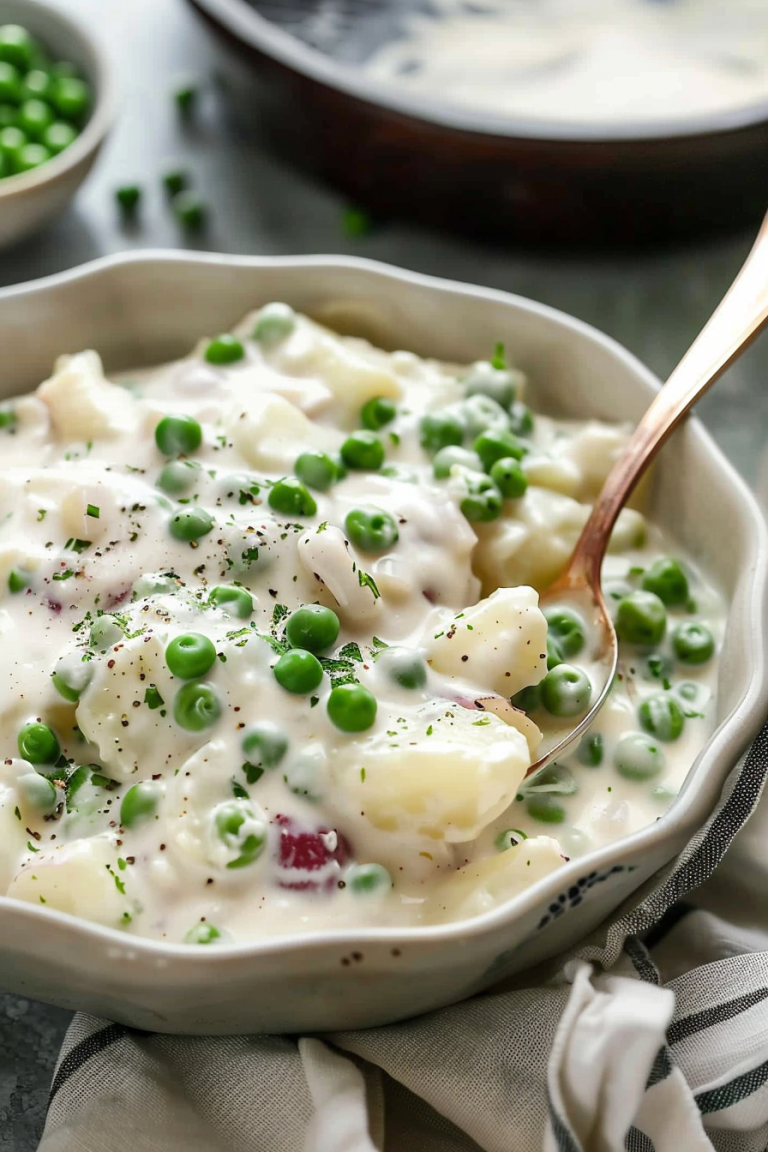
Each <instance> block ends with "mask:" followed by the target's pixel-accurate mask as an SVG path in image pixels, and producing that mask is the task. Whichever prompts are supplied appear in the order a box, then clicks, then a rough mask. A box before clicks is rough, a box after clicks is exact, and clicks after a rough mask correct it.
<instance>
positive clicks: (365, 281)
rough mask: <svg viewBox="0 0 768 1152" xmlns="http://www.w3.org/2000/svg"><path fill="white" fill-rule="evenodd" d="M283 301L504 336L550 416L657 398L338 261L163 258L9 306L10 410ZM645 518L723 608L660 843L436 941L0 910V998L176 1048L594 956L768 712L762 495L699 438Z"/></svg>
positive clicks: (9, 294) (530, 312)
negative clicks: (54, 374)
mask: <svg viewBox="0 0 768 1152" xmlns="http://www.w3.org/2000/svg"><path fill="white" fill-rule="evenodd" d="M275 299H277V300H287V301H289V302H290V303H291V304H293V305H294V307H296V308H297V309H300V310H301V311H304V312H307V313H309V314H310V315H312V316H314V317H315V318H316V319H318V320H320V321H322V322H325V323H327V324H329V325H331V326H333V327H335V328H337V329H338V330H340V331H342V332H347V333H352V332H354V333H357V334H361V335H367V336H368V337H370V338H371V339H372V340H374V341H376V342H377V343H380V344H381V345H382V346H384V347H388V348H394V347H398V348H408V349H412V350H413V351H414V352H417V353H419V354H421V355H431V356H436V357H439V358H441V359H444V360H450V361H455V362H468V361H472V360H475V359H478V358H480V357H482V356H483V355H485V354H486V353H487V349H488V348H489V347H492V346H493V343H494V341H496V340H498V339H499V338H503V339H504V340H505V341H506V342H507V347H509V348H512V349H513V350H514V358H515V363H516V364H519V365H520V366H521V367H522V368H523V369H524V370H525V371H526V372H527V373H528V375H529V377H530V380H531V400H532V403H533V405H534V407H536V408H539V409H541V410H543V411H545V412H551V413H560V414H563V415H566V416H581V417H596V418H598V419H603V420H626V419H629V420H636V419H638V418H639V417H640V416H641V415H642V413H643V412H644V410H645V408H646V407H647V406H648V404H649V402H650V400H651V399H652V398H653V395H654V393H655V390H656V389H657V388H658V381H657V380H656V379H655V377H654V376H652V375H651V373H650V372H649V371H648V370H647V369H646V368H644V367H643V365H642V364H641V363H640V362H639V361H638V360H636V359H635V358H634V357H633V356H631V355H630V354H629V353H628V352H626V351H625V350H624V349H623V348H621V347H620V346H619V345H618V344H616V343H614V342H613V341H612V340H609V339H608V338H607V337H606V336H603V335H602V334H601V333H600V332H597V331H596V330H595V329H594V328H590V327H589V326H588V325H586V324H583V323H581V322H580V321H578V320H574V319H572V318H571V317H569V316H566V315H564V314H563V313H562V312H556V311H555V310H554V309H552V308H546V307H544V306H543V305H541V304H536V303H533V302H532V301H530V300H523V299H521V298H520V297H518V296H509V295H506V294H505V293H502V292H495V291H490V290H486V289H483V288H473V287H467V286H465V285H461V284H455V283H451V282H448V281H445V280H437V279H434V278H431V277H427V276H420V275H416V274H414V273H411V272H403V271H400V270H398V269H396V268H389V267H387V266H386V265H383V264H375V263H373V262H371V261H365V260H354V259H347V258H341V257H332V256H331V257H329V256H316V257H283V258H266V259H260V258H257V257H242V258H240V257H232V256H216V255H202V254H197V253H174V252H148V253H136V254H123V255H119V256H112V257H108V258H106V259H103V260H98V261H96V262H95V263H93V264H87V265H85V266H84V267H83V268H79V269H74V270H72V271H70V272H65V273H62V274H60V275H58V276H53V277H51V278H50V279H47V280H40V281H37V282H33V283H30V284H25V285H21V286H20V287H17V288H9V289H5V290H4V291H0V331H4V332H12V333H14V339H13V341H10V342H9V341H6V349H5V350H6V355H4V356H2V357H0V397H6V396H10V395H12V394H14V393H18V392H20V391H23V390H25V389H31V388H34V387H35V386H36V385H37V384H38V383H39V382H40V381H41V380H42V379H44V378H45V377H46V376H47V375H48V374H49V372H50V369H51V365H52V363H53V361H54V359H55V358H56V356H57V355H58V354H60V353H62V352H75V351H78V350H80V349H82V348H89V347H90V348H96V349H98V350H99V351H100V352H101V353H102V356H103V358H104V361H105V364H106V367H107V369H108V370H117V369H124V368H132V367H133V368H135V367H138V366H140V365H142V364H152V363H158V362H161V361H163V360H167V359H170V358H172V357H175V356H180V355H182V354H184V353H186V352H187V351H188V350H189V349H190V347H192V346H193V345H194V344H195V342H196V341H197V339H198V338H199V337H200V336H201V335H204V334H211V333H213V332H218V331H227V330H228V329H229V327H230V326H231V325H232V323H233V322H234V321H235V320H236V319H238V318H239V317H240V316H241V315H242V314H243V313H244V312H246V311H247V310H248V309H251V308H255V307H257V306H259V305H260V304H263V303H265V302H266V301H268V300H275ZM650 498H651V511H652V515H653V517H654V519H657V520H658V521H659V522H660V523H661V525H662V526H663V527H665V528H666V529H667V530H669V531H671V532H672V533H673V535H674V536H675V537H676V538H677V539H678V540H679V541H680V543H681V545H683V546H684V547H685V548H686V550H688V551H689V553H690V554H691V555H692V556H693V557H694V558H695V559H696V560H697V561H698V562H699V563H700V564H701V566H702V567H703V569H704V570H705V571H706V572H707V573H708V574H709V575H710V576H711V577H712V578H713V579H714V580H716V581H717V582H718V583H719V585H720V586H721V588H722V589H723V591H724V593H725V595H726V598H727V601H728V604H729V618H728V628H727V632H726V638H725V643H724V647H723V653H722V657H721V662H720V675H719V694H718V710H717V721H718V728H717V731H716V732H715V734H714V735H713V737H712V739H711V740H710V741H709V743H708V745H707V746H706V748H704V749H703V750H702V752H701V754H700V755H699V756H698V757H697V759H696V762H695V764H694V765H692V768H691V771H690V773H689V775H688V779H687V781H686V784H685V787H684V788H683V791H682V792H681V794H680V796H679V797H678V798H677V799H676V801H675V802H674V804H673V805H672V807H671V808H670V810H669V811H668V812H666V813H665V814H664V815H662V816H661V817H660V819H658V820H657V821H655V823H653V824H652V825H650V826H649V827H647V828H643V829H641V830H640V831H639V832H636V833H634V834H633V835H632V836H628V837H626V838H625V839H623V840H619V841H617V842H616V843H614V844H609V845H607V846H605V847H603V848H600V849H597V850H596V851H594V852H591V853H589V854H588V855H586V856H584V857H581V858H578V859H573V860H571V861H570V862H569V863H567V864H565V865H564V866H563V867H562V868H561V869H559V870H558V871H557V872H555V873H553V874H552V875H550V876H547V877H545V878H544V879H542V880H540V881H538V882H537V883H536V884H533V885H531V887H530V888H529V889H527V890H526V891H525V892H523V893H521V894H520V895H519V896H515V897H513V898H511V899H510V900H508V901H507V902H505V903H502V904H500V905H499V906H498V907H496V908H494V909H493V910H492V911H489V912H487V913H485V914H483V915H482V916H478V917H476V918H475V919H472V920H464V921H458V922H456V923H453V924H441V925H435V926H432V927H424V928H381V929H378V928H365V929H341V930H332V931H323V932H311V933H307V934H306V935H296V936H293V937H282V938H276V939H264V940H253V941H250V942H248V943H242V944H232V945H222V946H213V947H209V948H192V947H190V946H188V945H187V946H184V945H181V944H169V943H165V942H163V941H157V940H146V939H142V938H139V937H136V936H130V935H128V934H127V933H125V932H120V931H118V930H117V929H109V928H102V927H100V926H99V925H96V924H91V923H88V922H87V921H84V920H77V919H75V918H74V917H72V916H68V915H66V914H64V913H61V912H56V911H52V910H50V909H47V908H42V907H40V906H37V905H33V904H25V903H23V902H21V901H16V900H11V899H8V898H7V897H0V987H2V988H5V989H6V990H8V991H11V992H16V993H18V994H20V995H23V996H27V997H32V998H35V999H38V1000H48V1001H51V1002H52V1003H54V1004H58V1005H61V1006H62V1007H65V1008H73V1009H83V1010H85V1011H88V1012H92V1013H93V1014H95V1015H97V1016H105V1017H107V1018H111V1019H113V1020H120V1021H123V1022H125V1023H126V1024H130V1025H133V1026H135V1027H137V1028H145V1029H150V1030H159V1031H163V1032H188V1033H198V1034H199V1033H228V1032H230V1033H231V1032H235V1033H245V1032H259V1031H264V1032H299V1031H325V1030H333V1029H339V1028H360V1027H367V1026H371V1025H375V1024H382V1023H385V1022H387V1021H392V1020H397V1019H403V1018H404V1017H407V1016H413V1015H415V1014H417V1013H419V1012H424V1011H427V1010H429V1009H433V1008H438V1007H440V1006H442V1005H445V1004H449V1003H452V1002H454V1001H457V1000H461V999H463V998H464V997H466V996H469V995H471V994H472V993H474V992H477V991H479V990H481V989H482V988H484V987H487V986H488V985H489V984H491V983H492V982H493V981H494V980H496V979H498V978H500V977H502V976H508V975H510V974H512V973H514V972H517V971H520V970H522V969H523V968H525V967H528V966H529V965H531V964H534V963H537V962H539V961H541V960H544V959H546V958H548V957H551V956H553V955H554V954H555V953H557V952H559V951H561V950H562V949H564V948H566V947H568V946H570V945H572V944H574V943H575V942H576V941H578V940H579V939H580V938H582V937H583V936H585V935H586V934H587V933H588V932H590V931H591V930H592V929H593V928H595V927H596V926H597V924H599V923H600V921H601V920H603V919H604V918H605V917H606V916H608V915H610V914H611V913H612V912H614V911H615V909H616V908H617V907H618V906H619V904H621V903H622V902H623V901H624V900H626V899H628V898H629V897H631V896H632V894H633V893H634V892H635V891H636V890H637V889H638V888H639V887H640V886H641V885H642V884H644V883H645V882H646V881H647V880H648V879H649V878H650V877H652V876H653V875H654V873H656V872H658V871H659V869H661V868H663V867H664V866H665V865H666V864H668V863H669V861H670V860H671V859H672V858H673V857H674V856H675V855H676V854H677V853H678V852H679V851H680V850H681V849H682V848H683V846H684V845H685V844H686V843H687V841H688V840H689V839H690V838H691V837H692V836H693V835H694V833H695V832H696V831H698V829H700V828H701V826H702V825H703V824H704V823H705V821H706V820H707V818H708V817H709V815H710V814H711V812H712V811H713V809H714V807H715V804H716V803H717V800H718V798H719V796H720V794H721V791H722V788H723V784H724V782H725V779H726V777H727V775H728V773H729V771H730V770H731V768H732V767H733V765H734V763H735V762H736V760H737V757H738V756H739V754H740V753H741V752H742V750H743V749H744V748H745V747H746V746H747V745H748V744H749V743H750V742H751V740H752V739H753V738H754V737H755V735H756V734H757V732H758V730H759V728H760V726H761V724H762V722H763V718H764V716H765V713H766V711H767V710H768V675H767V673H766V659H765V652H766V640H767V639H768V634H767V631H768V630H767V627H766V588H767V584H768V531H767V530H766V526H765V524H764V522H763V518H762V516H761V513H760V511H759V509H758V507H757V504H756V502H755V500H754V498H753V496H752V495H751V493H750V492H749V490H748V489H747V487H746V485H745V484H744V483H743V481H742V480H741V479H740V478H739V477H738V476H737V474H736V473H735V471H734V470H733V468H732V467H731V466H730V465H729V464H728V462H727V461H726V460H725V459H724V458H723V456H722V454H721V453H720V452H719V451H718V449H717V448H716V447H715V445H714V444H713V442H712V440H711V439H710V437H709V436H708V435H707V434H706V432H705V431H704V430H703V428H702V427H701V425H700V424H699V423H698V422H697V421H695V420H693V421H688V422H687V423H686V425H685V426H684V427H683V428H681V429H680V431H679V432H677V433H676V434H675V440H674V444H673V445H672V446H671V447H670V448H667V449H666V450H665V451H663V452H662V454H661V456H660V459H659V462H658V465H657V467H656V471H655V476H654V480H653V483H652V486H651V497H650ZM574 894H575V895H574Z"/></svg>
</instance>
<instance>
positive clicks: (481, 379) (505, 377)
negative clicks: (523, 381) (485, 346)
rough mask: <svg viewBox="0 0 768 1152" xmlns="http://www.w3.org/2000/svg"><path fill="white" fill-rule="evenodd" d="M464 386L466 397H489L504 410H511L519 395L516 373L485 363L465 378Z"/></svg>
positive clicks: (477, 366) (480, 364)
mask: <svg viewBox="0 0 768 1152" xmlns="http://www.w3.org/2000/svg"><path fill="white" fill-rule="evenodd" d="M463 384H464V395H465V396H489V397H490V398H491V399H492V400H495V401H496V403H497V404H499V405H500V406H501V407H502V408H509V406H510V405H511V404H512V403H513V401H514V399H515V396H516V393H517V388H516V373H513V372H509V371H507V369H506V368H494V367H493V365H492V364H490V363H487V362H484V361H481V362H480V363H478V364H476V365H475V367H474V368H473V369H472V370H471V372H470V373H469V374H468V375H467V376H465V377H464V380H463Z"/></svg>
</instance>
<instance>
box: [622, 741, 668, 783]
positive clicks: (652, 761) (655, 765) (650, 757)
mask: <svg viewBox="0 0 768 1152" xmlns="http://www.w3.org/2000/svg"><path fill="white" fill-rule="evenodd" d="M613 762H614V764H615V765H616V770H617V772H618V773H619V775H620V776H624V777H625V778H626V779H627V780H650V779H651V778H652V777H653V776H658V774H659V772H661V770H662V768H663V767H664V753H663V752H662V751H661V749H660V748H659V746H658V744H657V743H656V741H655V740H653V739H652V738H651V737H650V736H646V735H645V733H644V732H626V733H625V734H624V735H623V736H622V737H621V739H620V740H619V742H618V744H617V745H616V750H615V752H614V754H613Z"/></svg>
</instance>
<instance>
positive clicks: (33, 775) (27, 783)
mask: <svg viewBox="0 0 768 1152" xmlns="http://www.w3.org/2000/svg"><path fill="white" fill-rule="evenodd" d="M18 788H19V793H20V795H21V797H22V799H23V800H24V801H25V802H26V803H27V804H29V806H30V807H31V808H36V809H37V810H38V812H53V811H54V809H55V808H56V805H57V804H58V802H59V797H58V794H57V792H56V785H55V784H54V783H53V781H52V780H47V779H46V778H45V776H40V775H38V773H37V772H28V773H27V774H26V776H20V777H19V781H18Z"/></svg>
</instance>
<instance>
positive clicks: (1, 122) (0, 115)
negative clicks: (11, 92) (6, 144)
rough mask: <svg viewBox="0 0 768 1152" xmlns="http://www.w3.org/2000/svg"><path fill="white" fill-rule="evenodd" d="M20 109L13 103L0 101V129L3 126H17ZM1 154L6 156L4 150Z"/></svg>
mask: <svg viewBox="0 0 768 1152" xmlns="http://www.w3.org/2000/svg"><path fill="white" fill-rule="evenodd" d="M17 116H18V111H17V109H16V108H14V106H13V104H3V103H0V129H2V128H15V127H16V117H17ZM0 156H3V157H4V156H5V153H4V152H0Z"/></svg>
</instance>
